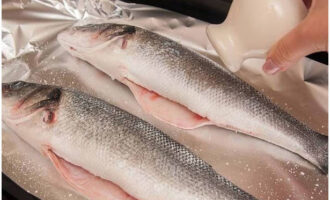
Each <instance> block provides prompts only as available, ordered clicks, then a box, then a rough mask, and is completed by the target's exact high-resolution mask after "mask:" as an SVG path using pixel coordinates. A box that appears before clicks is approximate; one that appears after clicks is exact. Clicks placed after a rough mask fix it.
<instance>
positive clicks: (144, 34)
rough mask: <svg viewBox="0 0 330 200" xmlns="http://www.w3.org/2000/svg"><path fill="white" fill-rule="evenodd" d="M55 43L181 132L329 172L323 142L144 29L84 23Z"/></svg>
mask: <svg viewBox="0 0 330 200" xmlns="http://www.w3.org/2000/svg"><path fill="white" fill-rule="evenodd" d="M58 41H59V43H60V44H61V45H62V46H63V47H64V48H65V49H66V50H67V51H69V52H70V53H71V54H72V55H73V56H76V57H78V58H81V59H83V60H85V61H87V62H89V63H91V64H92V65H94V66H95V67H96V68H98V69H100V70H101V71H103V72H105V73H107V74H108V75H110V76H111V77H112V78H114V79H117V80H119V81H120V82H122V83H124V84H126V85H127V86H128V87H129V88H130V89H131V90H132V92H133V94H134V96H135V97H136V99H137V101H138V102H139V104H140V105H141V106H142V108H143V109H144V110H145V111H147V112H148V113H150V114H152V115H153V116H155V117H156V118H158V119H160V120H163V121H165V122H167V123H170V124H172V125H175V126H177V127H181V128H187V129H191V128H196V127H199V126H203V125H208V124H215V125H217V126H220V127H224V128H228V129H232V130H236V131H240V132H242V133H246V134H249V135H251V136H254V137H257V138H260V139H262V140H265V141H268V142H270V143H272V144H276V145H278V146H281V147H283V148H285V149H287V150H290V151H292V152H294V153H297V154H298V155H300V156H301V157H303V158H305V159H306V160H308V161H310V162H311V163H313V164H314V165H316V166H317V167H318V168H319V169H321V170H322V171H323V172H325V173H327V170H328V138H327V136H324V135H321V134H319V133H318V132H316V131H314V130H312V129H310V128H309V127H307V126H306V125H305V124H303V123H302V122H300V121H298V120H296V119H295V118H294V117H293V116H291V115H290V114H288V113H287V112H285V111H284V110H282V109H281V108H280V107H279V106H276V105H275V104H273V103H272V102H271V101H270V100H269V99H268V98H266V97H265V96H264V95H263V94H262V93H260V92H258V91H257V90H256V89H255V88H253V87H252V86H250V85H248V84H247V83H246V82H244V81H242V80H241V79H239V78H238V77H236V76H235V75H234V74H232V73H231V72H229V71H228V70H226V69H225V68H223V67H221V66H219V65H218V64H217V63H215V62H213V61H212V60H210V59H208V58H207V57H205V56H202V55H200V54H198V53H196V52H194V51H192V50H189V49H187V48H185V47H183V46H182V45H180V44H179V43H177V42H175V41H172V40H170V39H167V38H165V37H163V36H161V35H159V34H156V33H152V32H150V31H147V30H144V29H142V28H138V27H134V26H129V25H122V24H111V23H110V24H109V23H108V24H89V25H85V26H78V27H72V28H69V29H68V30H66V31H63V32H62V33H60V34H59V35H58Z"/></svg>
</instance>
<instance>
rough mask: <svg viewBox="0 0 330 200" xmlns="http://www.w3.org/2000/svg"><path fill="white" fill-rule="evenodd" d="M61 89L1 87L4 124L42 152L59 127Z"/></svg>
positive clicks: (29, 85)
mask: <svg viewBox="0 0 330 200" xmlns="http://www.w3.org/2000/svg"><path fill="white" fill-rule="evenodd" d="M60 99H61V89H60V88H58V87H54V86H44V85H39V84H35V83H27V82H23V81H16V82H11V83H3V84H2V108H3V110H2V115H3V121H4V122H5V123H6V124H7V125H8V126H9V127H10V128H11V129H12V130H13V131H14V132H15V133H16V134H18V135H19V136H20V137H21V138H22V139H24V140H25V141H26V142H28V143H29V144H30V145H32V146H34V147H35V148H36V149H38V150H41V148H40V147H41V145H44V144H47V141H50V137H51V135H49V134H48V133H50V132H51V131H50V130H51V129H52V128H54V124H55V123H56V112H57V109H58V106H59V103H60Z"/></svg>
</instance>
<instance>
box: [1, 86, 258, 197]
mask: <svg viewBox="0 0 330 200" xmlns="http://www.w3.org/2000/svg"><path fill="white" fill-rule="evenodd" d="M15 84H17V83H11V85H15ZM8 85H10V84H3V92H4V94H3V103H4V108H5V110H4V112H3V114H4V121H5V123H6V124H7V125H8V126H9V127H11V128H13V130H15V132H16V133H18V134H19V136H20V137H22V138H23V139H24V140H25V141H27V142H28V143H29V144H31V145H32V146H34V147H35V148H37V149H38V150H40V148H41V146H43V145H45V144H47V145H48V146H49V147H50V148H51V150H52V151H53V152H54V153H55V154H56V155H58V156H60V157H61V158H63V159H65V160H66V161H68V162H70V163H72V164H74V165H76V166H80V167H82V168H83V169H85V170H87V171H89V172H90V173H91V174H94V175H96V176H99V177H101V178H103V179H105V180H110V181H112V182H114V183H115V184H117V185H118V186H120V187H121V188H123V189H124V190H125V191H126V192H127V193H129V194H130V195H132V196H134V197H135V198H137V199H139V200H155V199H162V200H183V199H189V200H226V199H227V200H254V199H255V198H254V197H253V196H251V195H249V194H248V193H246V192H244V191H243V190H241V189H240V188H238V187H237V186H235V185H234V184H233V183H231V182H230V181H229V180H227V179H225V178H224V177H222V176H221V175H219V174H217V173H216V172H215V171H214V169H213V168H212V167H211V166H210V165H209V164H207V163H206V162H205V161H203V160H201V159H200V158H198V157H197V156H196V155H194V154H193V153H192V152H191V151H190V150H188V149H187V148H186V147H184V146H183V145H181V144H179V143H177V142H176V141H174V140H173V139H171V138H170V137H169V136H167V135H166V134H164V133H163V132H161V131H160V130H158V129H156V128H155V127H153V126H152V125H150V124H149V123H147V122H145V121H143V120H141V119H139V118H137V117H135V116H133V115H131V114H129V113H127V112H125V111H123V110H121V109H120V108H118V107H116V106H113V105H110V104H108V103H106V102H104V101H102V100H100V99H98V98H95V97H91V96H89V95H87V94H84V93H81V92H78V91H74V90H68V89H63V88H59V87H54V86H45V85H39V84H34V83H25V82H24V83H23V82H22V83H21V85H23V86H22V89H20V91H18V92H17V91H16V90H17V89H15V91H14V92H12V91H10V90H11V89H10V87H8ZM40 87H42V88H43V89H42V90H39V91H38V94H33V95H29V94H31V91H32V92H33V91H35V89H36V88H40ZM54 90H56V91H60V93H58V94H61V95H60V98H57V99H56V101H57V102H55V103H56V104H54V102H52V101H51V100H52V98H53V97H48V96H47V94H49V93H51V92H52V91H54ZM18 94H19V95H18ZM22 94H24V95H22ZM24 96H28V99H27V100H26V102H25V103H24V104H23V105H22V107H21V108H20V109H19V110H17V112H20V113H21V114H25V115H27V116H26V117H25V118H24V119H25V120H23V121H15V120H14V121H12V120H13V119H14V118H13V117H15V115H13V112H12V111H10V110H11V109H12V108H13V107H14V106H15V104H16V102H18V101H19V100H20V99H21V98H22V97H24ZM48 98H50V99H48ZM45 99H47V100H48V101H47V102H49V104H52V103H53V104H52V105H57V107H54V106H53V108H54V113H55V116H56V119H55V121H53V122H51V123H46V122H44V121H43V120H42V118H41V116H43V110H41V109H44V110H47V109H48V106H49V105H47V104H43V105H42V106H43V107H41V108H38V109H34V110H32V111H33V113H35V114H33V113H32V114H31V113H30V112H28V111H27V110H29V109H30V108H31V107H32V108H33V105H35V104H39V102H40V101H44V100H45ZM54 100H55V99H54ZM9 111H10V112H9ZM36 133H37V134H36ZM31 137H32V138H33V139H31Z"/></svg>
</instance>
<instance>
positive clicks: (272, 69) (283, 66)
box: [263, 0, 328, 74]
mask: <svg viewBox="0 0 330 200" xmlns="http://www.w3.org/2000/svg"><path fill="white" fill-rule="evenodd" d="M303 1H304V3H305V5H306V6H307V8H309V12H308V14H307V16H306V18H305V19H304V20H303V21H302V22H301V23H300V24H299V25H298V26H297V27H295V28H294V29H293V30H291V31H290V32H289V33H287V34H286V35H285V36H284V37H283V38H282V39H281V40H279V41H278V42H277V43H276V44H275V45H274V46H273V47H272V48H271V49H270V50H269V51H268V53H267V59H266V62H265V64H264V65H263V70H264V72H266V73H267V74H275V73H277V72H279V71H285V70H287V69H288V68H289V67H291V66H292V65H294V64H295V63H296V62H297V61H298V60H299V59H300V58H302V57H304V56H306V55H309V54H311V53H315V52H319V51H327V49H328V0H303Z"/></svg>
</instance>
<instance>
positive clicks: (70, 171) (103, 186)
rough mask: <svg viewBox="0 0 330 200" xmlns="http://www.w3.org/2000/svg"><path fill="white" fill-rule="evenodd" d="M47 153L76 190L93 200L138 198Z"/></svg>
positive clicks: (133, 199) (49, 151) (53, 154)
mask: <svg viewBox="0 0 330 200" xmlns="http://www.w3.org/2000/svg"><path fill="white" fill-rule="evenodd" d="M45 154H46V155H47V156H48V158H49V159H50V160H51V162H52V163H53V164H54V166H55V168H56V170H57V171H58V173H59V174H61V176H62V177H63V178H64V180H65V181H66V182H68V183H69V184H70V185H71V186H72V187H73V188H74V189H75V190H77V191H78V192H80V193H81V194H83V195H84V196H86V197H88V198H89V199H93V200H136V199H135V198H134V197H132V196H130V195H129V194H127V193H126V192H125V191H124V190H123V189H121V188H120V187H119V186H117V185H116V184H114V183H112V182H111V181H108V180H105V179H102V178H100V177H98V176H95V175H93V174H91V173H89V172H88V171H86V170H85V169H83V168H81V167H79V166H76V165H73V164H71V163H70V162H68V161H66V160H64V159H63V158H61V157H59V156H57V155H56V154H55V153H54V152H52V151H51V150H49V149H47V150H46V151H45Z"/></svg>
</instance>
